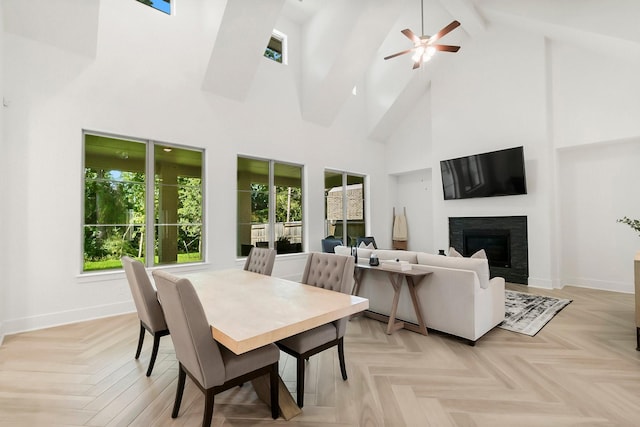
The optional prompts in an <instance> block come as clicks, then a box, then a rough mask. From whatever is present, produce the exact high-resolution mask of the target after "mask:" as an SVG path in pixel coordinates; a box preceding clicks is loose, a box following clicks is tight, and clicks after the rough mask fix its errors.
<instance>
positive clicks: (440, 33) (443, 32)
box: [428, 21, 460, 44]
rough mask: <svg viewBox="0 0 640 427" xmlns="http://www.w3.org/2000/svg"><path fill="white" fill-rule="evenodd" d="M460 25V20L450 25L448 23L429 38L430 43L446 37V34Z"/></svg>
mask: <svg viewBox="0 0 640 427" xmlns="http://www.w3.org/2000/svg"><path fill="white" fill-rule="evenodd" d="M459 26H460V23H459V22H458V21H453V22H451V23H450V24H449V25H447V26H446V27H444V28H443V29H441V30H440V31H438V32H437V33H436V34H434V35H432V36H431V37H430V38H429V42H428V43H429V44H431V43H433V42H435V41H436V40H438V39H440V38H442V37H444V36H445V35H447V34H449V33H450V32H451V31H453V30H455V29H456V28H458V27H459Z"/></svg>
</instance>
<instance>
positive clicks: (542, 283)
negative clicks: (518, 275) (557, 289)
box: [527, 277, 553, 289]
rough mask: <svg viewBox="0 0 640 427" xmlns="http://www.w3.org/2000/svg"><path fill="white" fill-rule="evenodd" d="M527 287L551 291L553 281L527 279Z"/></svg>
mask: <svg viewBox="0 0 640 427" xmlns="http://www.w3.org/2000/svg"><path fill="white" fill-rule="evenodd" d="M527 285H529V286H531V287H532V288H541V289H553V281H552V280H551V279H539V278H535V277H529V280H527Z"/></svg>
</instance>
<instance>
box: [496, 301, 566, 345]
mask: <svg viewBox="0 0 640 427" xmlns="http://www.w3.org/2000/svg"><path fill="white" fill-rule="evenodd" d="M570 302H571V300H570V299H559V298H552V297H545V296H542V295H533V294H526V293H523V292H516V291H510V290H505V291H504V305H505V319H504V321H503V322H502V323H501V324H499V325H498V327H500V328H502V329H506V330H509V331H513V332H519V333H521V334H525V335H529V336H531V337H532V336H534V335H535V334H537V333H538V331H540V329H542V328H543V327H544V325H546V324H547V323H548V322H549V321H550V320H551V319H553V317H554V316H555V315H556V314H558V313H559V312H560V310H562V309H563V308H565V307H566V306H567V305H568V304H569V303H570Z"/></svg>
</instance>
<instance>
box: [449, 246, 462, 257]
mask: <svg viewBox="0 0 640 427" xmlns="http://www.w3.org/2000/svg"><path fill="white" fill-rule="evenodd" d="M449 256H451V257H457V258H462V254H461V253H460V252H458V251H456V248H454V247H451V248H449Z"/></svg>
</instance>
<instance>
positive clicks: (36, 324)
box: [0, 300, 136, 343]
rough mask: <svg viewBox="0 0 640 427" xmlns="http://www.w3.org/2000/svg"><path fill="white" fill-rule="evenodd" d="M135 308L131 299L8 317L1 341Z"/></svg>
mask: <svg viewBox="0 0 640 427" xmlns="http://www.w3.org/2000/svg"><path fill="white" fill-rule="evenodd" d="M135 310H136V308H135V305H134V304H133V301H132V300H131V301H123V302H118V303H113V304H104V305H96V306H92V307H85V308H80V309H76V310H67V311H60V312H57V313H48V314H42V315H38V316H31V317H23V318H20V319H8V320H5V321H4V322H3V323H2V324H1V325H0V327H1V328H2V329H0V332H1V335H0V343H1V342H2V339H4V336H5V335H12V334H18V333H21V332H28V331H35V330H38V329H45V328H52V327H54V326H60V325H68V324H71V323H78V322H85V321H87V320H94V319H101V318H104V317H111V316H117V315H119V314H126V313H132V312H135Z"/></svg>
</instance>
